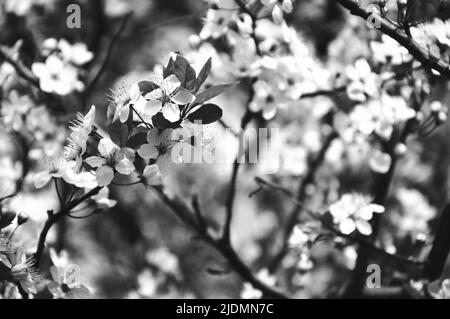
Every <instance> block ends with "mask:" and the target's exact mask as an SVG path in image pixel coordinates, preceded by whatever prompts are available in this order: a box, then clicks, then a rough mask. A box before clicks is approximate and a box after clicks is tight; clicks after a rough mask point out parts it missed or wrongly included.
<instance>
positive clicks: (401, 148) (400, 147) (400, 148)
mask: <svg viewBox="0 0 450 319" xmlns="http://www.w3.org/2000/svg"><path fill="white" fill-rule="evenodd" d="M407 151H408V147H407V146H406V145H405V144H404V143H398V144H397V145H396V146H395V154H396V155H397V156H403V155H405V154H406V152H407Z"/></svg>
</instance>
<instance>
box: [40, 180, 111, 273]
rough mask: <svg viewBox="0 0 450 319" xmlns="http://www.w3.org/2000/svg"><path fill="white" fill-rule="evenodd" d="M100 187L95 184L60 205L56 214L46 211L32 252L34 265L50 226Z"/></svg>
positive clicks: (41, 250)
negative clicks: (78, 195) (93, 186)
mask: <svg viewBox="0 0 450 319" xmlns="http://www.w3.org/2000/svg"><path fill="white" fill-rule="evenodd" d="M101 189H102V187H100V186H97V187H95V188H93V189H91V190H90V191H89V192H87V193H86V194H84V195H82V196H80V197H78V198H75V199H73V200H71V201H70V202H69V203H68V204H67V205H66V206H65V207H61V208H60V211H59V212H58V213H56V214H55V213H53V210H48V211H47V220H46V221H45V224H44V227H43V228H42V230H41V233H40V235H39V240H38V244H37V247H36V252H35V253H34V265H35V266H36V267H37V266H39V263H40V260H41V255H42V252H43V251H44V248H45V241H46V239H47V234H48V232H49V231H50V229H51V228H52V226H53V225H54V224H56V223H58V222H59V220H60V219H61V218H63V217H64V216H67V214H69V213H70V211H71V210H72V209H74V208H75V207H77V206H78V205H80V204H81V203H82V202H84V201H85V200H87V199H89V198H91V197H92V196H95V195H97V194H98V192H99V191H100V190H101Z"/></svg>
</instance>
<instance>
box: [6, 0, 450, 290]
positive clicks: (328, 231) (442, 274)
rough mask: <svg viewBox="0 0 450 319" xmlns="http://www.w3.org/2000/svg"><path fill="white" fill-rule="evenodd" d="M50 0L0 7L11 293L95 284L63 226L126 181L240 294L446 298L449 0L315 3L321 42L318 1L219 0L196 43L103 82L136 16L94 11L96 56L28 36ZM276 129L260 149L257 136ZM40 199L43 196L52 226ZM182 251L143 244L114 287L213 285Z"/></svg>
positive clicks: (212, 1) (99, 206) (209, 5)
mask: <svg viewBox="0 0 450 319" xmlns="http://www.w3.org/2000/svg"><path fill="white" fill-rule="evenodd" d="M111 2H113V1H111ZM49 3H52V1H48V3H46V2H45V1H24V2H21V5H19V4H18V3H17V2H15V1H9V0H7V1H5V2H3V3H2V7H1V10H2V11H1V13H2V16H3V18H2V19H3V20H1V23H2V24H3V25H2V29H4V30H6V31H5V36H4V39H3V36H2V37H1V39H0V42H2V45H1V47H0V62H1V63H2V64H1V65H0V84H1V96H0V97H1V124H2V126H1V128H2V135H1V140H2V148H1V150H0V156H1V163H2V166H1V167H0V172H1V174H0V227H1V228H0V231H1V232H0V296H2V297H5V298H14V297H22V298H29V297H49V296H53V297H54V298H84V297H89V296H93V295H95V290H96V289H95V287H94V288H93V287H90V285H89V283H92V282H91V281H90V280H89V278H87V280H86V278H83V277H82V276H81V273H82V272H83V267H79V266H78V265H76V264H74V263H72V262H71V260H70V257H69V254H68V252H67V251H66V250H65V247H64V245H62V244H61V242H63V239H64V237H65V232H64V227H62V226H61V225H64V223H67V220H72V219H73V220H76V221H77V220H78V219H87V223H89V221H91V220H92V219H94V217H93V216H98V217H99V220H100V221H99V224H97V225H98V227H100V228H102V227H103V225H104V222H103V224H102V219H101V218H100V217H103V216H105V215H107V214H108V211H110V210H112V209H115V208H116V207H117V206H120V205H123V203H122V201H123V202H126V200H125V199H124V198H123V197H120V195H118V193H121V192H124V194H125V192H127V190H128V192H129V193H127V194H128V195H129V196H133V195H132V193H133V192H135V191H136V192H138V191H139V192H143V193H145V194H147V193H153V194H156V195H157V197H159V199H160V200H161V201H162V203H164V204H165V205H166V206H167V208H169V210H170V211H171V212H172V213H173V214H174V215H175V216H176V217H177V218H178V220H179V221H180V222H181V224H182V225H183V227H184V228H187V229H188V232H189V238H190V241H192V242H201V244H202V245H206V246H208V247H209V248H208V249H212V250H213V251H214V253H215V255H214V256H215V258H214V259H215V260H214V261H213V262H208V263H207V265H206V266H205V267H204V268H202V274H203V276H204V277H215V278H229V276H233V275H237V276H238V277H239V278H238V279H236V278H234V279H233V281H234V282H237V283H238V284H237V285H236V286H235V287H233V292H232V293H230V295H229V296H235V295H236V294H237V295H238V296H240V297H242V298H261V297H270V298H288V297H305V296H333V297H377V296H382V297H394V296H396V297H419V298H420V297H423V298H426V297H433V298H448V297H449V295H450V288H449V280H450V279H449V274H448V273H447V272H446V270H445V266H446V260H447V257H448V253H449V250H450V238H449V236H450V235H449V230H450V210H449V208H448V206H445V205H446V202H447V201H448V200H449V198H448V194H447V191H446V189H447V184H448V177H447V175H448V168H447V165H448V164H449V160H448V159H449V156H448V152H447V149H448V143H446V138H445V137H442V134H441V132H442V131H443V130H444V129H443V128H440V126H443V124H444V123H446V122H447V110H446V107H445V106H444V105H445V101H446V99H447V98H448V97H447V85H448V83H447V81H448V79H450V64H448V62H447V61H449V59H448V54H449V52H450V41H449V39H450V36H449V31H450V26H449V25H448V23H447V22H446V20H447V16H446V13H445V12H447V11H448V8H449V6H448V4H447V2H446V1H430V2H428V6H424V4H423V3H422V2H421V1H419V0H415V1H414V0H412V1H411V0H410V1H353V0H336V1H330V2H323V3H322V5H323V9H324V10H325V9H328V10H335V11H334V12H337V13H338V14H337V15H336V17H335V18H333V19H335V20H336V21H339V22H340V26H339V29H338V30H336V31H335V34H334V36H333V38H332V39H331V40H329V41H328V43H327V46H326V50H325V52H326V53H325V54H324V53H320V52H319V50H318V49H317V46H315V45H314V43H313V40H314V37H311V36H307V34H306V32H305V34H303V33H301V32H303V31H304V30H302V28H301V27H300V26H299V25H301V24H299V23H298V21H297V20H296V19H294V17H295V16H296V12H298V11H296V10H297V9H298V8H300V9H301V10H303V9H305V8H307V6H308V5H309V4H308V2H307V1H300V0H299V1H297V2H295V1H293V0H283V1H277V0H250V1H245V0H208V1H206V9H204V10H203V11H201V16H202V22H203V23H202V26H201V28H199V29H198V30H197V31H198V32H197V33H196V34H193V35H191V36H190V37H189V41H188V42H189V48H188V49H186V50H184V49H183V50H181V48H180V49H177V52H171V53H167V55H165V56H164V59H163V60H160V61H159V63H155V65H152V67H151V68H147V69H146V70H145V71H143V72H141V73H139V74H131V73H132V70H129V73H130V74H128V75H127V76H126V78H127V80H125V81H117V83H116V84H115V85H114V86H113V87H112V88H111V89H109V90H106V89H105V90H103V89H102V88H100V87H99V85H98V84H99V83H100V80H101V78H102V76H104V75H105V72H106V70H107V69H108V68H112V69H113V66H110V64H111V59H113V57H114V55H115V49H116V47H117V46H119V42H120V40H121V39H122V40H123V37H122V36H123V34H124V32H126V31H127V28H128V29H129V28H131V27H133V20H134V19H139V12H137V11H138V10H135V12H134V13H132V12H128V11H129V9H133V8H129V7H128V6H130V5H129V4H128V6H126V5H125V4H122V5H124V6H125V7H121V6H120V5H118V4H115V6H114V8H112V7H111V5H110V7H108V5H107V4H105V6H103V5H95V8H94V9H95V10H97V11H95V12H97V13H98V14H99V15H100V16H102V17H103V19H108V18H109V19H112V20H114V19H116V20H117V21H118V20H120V21H118V22H117V30H115V31H114V33H113V34H112V35H111V36H107V38H108V43H107V44H106V45H104V48H105V50H104V52H103V53H102V51H101V50H99V48H96V50H95V49H94V48H93V47H94V46H93V45H90V46H88V45H87V44H86V43H84V42H80V41H69V40H66V39H65V38H63V37H61V38H57V37H44V38H43V39H42V41H38V40H37V37H35V36H32V35H33V34H32V32H31V30H29V29H27V28H26V26H27V25H26V24H25V23H24V21H26V18H25V17H26V15H27V14H28V13H29V12H31V11H33V10H35V9H36V7H44V8H46V7H47V6H49ZM99 3H100V2H99ZM107 3H109V1H107ZM137 3H138V2H137ZM136 6H137V7H138V8H139V5H137V4H136ZM108 8H109V9H108ZM122 9H123V10H122ZM135 9H136V8H135ZM300 9H299V10H300ZM108 10H109V11H108ZM301 10H300V11H301ZM44 11H45V10H44ZM105 12H106V13H105ZM108 12H109V13H108ZM17 25H19V26H20V28H17ZM130 25H131V27H130ZM14 30H15V31H16V32H14ZM2 32H3V31H2ZM6 33H8V34H6ZM9 33H11V34H9ZM131 40H132V39H131ZM127 53H128V54H130V55H131V54H132V53H133V52H127ZM117 54H118V53H117ZM96 91H101V93H100V95H101V99H100V100H101V101H100V102H99V103H100V104H101V105H103V106H104V107H103V106H102V107H99V106H98V105H97V103H96V106H94V105H92V103H90V102H92V101H94V100H95V99H96V98H95V97H93V95H94V93H95V92H96ZM103 95H106V97H104V96H103ZM236 99H237V100H238V101H244V103H239V102H237V100H236ZM97 100H98V98H97ZM241 104H242V105H241ZM91 105H92V106H91ZM236 105H238V106H237V107H236ZM236 114H238V116H236ZM238 117H239V118H238ZM236 123H238V124H236ZM267 128H270V129H275V130H273V131H271V132H272V133H271V134H270V136H269V137H268V140H266V141H263V138H262V137H261V136H262V135H261V134H259V135H258V136H252V135H251V134H247V133H248V132H249V130H251V129H253V132H256V130H258V131H259V132H261V130H263V129H266V130H265V131H264V132H267ZM438 128H439V130H438ZM230 132H231V134H229V133H230ZM264 144H266V145H264ZM3 145H4V146H3ZM254 145H256V146H254ZM436 145H437V146H436ZM266 146H267V147H266ZM220 154H222V155H223V154H228V155H229V154H232V157H233V158H232V160H231V161H229V162H230V163H229V164H223V163H219V161H218V158H219V155H220ZM252 156H253V157H254V158H256V161H252V160H251V158H252ZM248 162H250V163H248ZM211 166H212V167H214V169H216V170H217V172H216V174H215V175H208V173H206V172H208V171H209V170H210V169H211V168H210V167H211ZM225 166H226V167H228V169H230V172H229V174H226V175H227V176H226V180H225V182H223V183H225V184H226V186H225V187H224V188H223V190H222V191H221V192H220V193H222V196H221V198H220V199H218V200H215V199H213V200H212V201H215V202H214V203H206V202H207V200H208V198H207V197H208V191H207V190H208V188H209V189H212V188H214V187H215V186H214V185H217V184H220V183H222V181H221V177H220V176H221V174H220V173H223V171H224V170H226V169H225V168H224V167H225ZM199 167H200V168H199ZM434 168H435V169H434ZM195 169H199V170H200V172H204V173H200V174H197V175H195V176H194V177H192V176H188V175H187V174H188V173H187V172H186V171H189V170H195ZM180 172H181V173H180ZM183 174H184V175H183ZM202 174H204V175H202ZM211 176H214V178H211ZM202 177H203V178H204V180H206V182H205V183H206V185H204V188H203V190H202V192H203V193H202V192H201V191H200V187H199V186H198V185H199V181H198V180H201V179H202ZM186 180H188V181H186ZM246 180H247V181H246ZM249 181H250V182H249ZM180 185H181V186H180ZM189 185H192V190H190V191H186V189H187V188H188V187H189ZM429 185H433V186H429ZM427 188H428V189H427ZM130 189H132V191H131V192H130V191H129V190H130ZM205 189H206V190H205ZM110 191H111V193H112V194H110ZM242 194H243V195H244V196H242ZM30 196H31V197H33V198H35V199H37V201H39V202H40V203H41V204H44V205H48V207H47V208H46V209H45V211H46V216H45V219H44V220H43V221H42V220H37V219H35V218H33V214H35V213H36V212H35V211H34V210H35V209H38V208H36V207H31V208H30V207H27V206H26V205H25V203H26V200H27V198H28V197H30ZM143 196H144V197H146V196H147V195H143ZM48 198H52V199H55V200H56V202H55V201H53V200H49V199H48ZM136 200H139V198H138V199H136V198H135V199H134V201H136ZM142 201H143V203H142V205H144V206H145V202H144V200H142ZM210 201H211V200H210ZM249 202H254V204H252V205H254V206H253V210H254V211H256V212H257V213H254V214H253V215H251V216H250V217H248V216H247V217H246V218H247V222H248V224H246V225H244V226H242V224H241V221H242V219H241V216H245V215H246V214H248V213H249V210H247V209H245V208H244V206H243V204H242V203H249ZM246 205H250V204H246ZM129 207H130V208H129V209H127V210H133V208H134V209H136V207H137V204H135V206H133V205H130V206H129ZM439 208H442V212H441V213H440V214H437V211H438V209H439ZM216 212H217V213H216ZM258 212H259V213H258ZM123 213H125V212H123ZM89 217H92V218H89ZM130 218H131V217H130ZM105 219H106V217H105ZM249 221H251V223H250V222H249ZM83 222H84V221H83ZM80 223H81V221H80ZM253 225H255V227H256V228H257V231H256V233H257V234H256V235H255V236H253V238H250V239H249V240H250V241H251V245H250V244H248V245H247V246H246V243H243V240H242V238H243V237H244V238H245V236H242V234H240V233H245V232H246V231H247V230H248V231H249V232H251V227H252V226H253ZM58 226H59V228H58ZM123 227H127V225H125V224H124V225H123ZM55 230H56V231H57V232H58V234H57V237H58V238H59V239H58V238H57V239H56V240H55V238H53V239H52V238H49V237H51V236H50V234H51V233H52V232H55ZM98 231H99V232H100V231H101V230H98ZM169 231H170V230H169ZM80 232H81V231H80ZM77 234H79V233H74V235H72V236H75V237H81V236H82V235H77ZM61 238H62V239H61ZM236 238H238V240H237V242H238V243H239V244H236V242H235V240H236ZM141 239H142V238H141ZM249 247H250V248H249ZM180 255H182V254H174V253H173V252H171V251H170V250H168V249H167V248H164V247H158V248H153V249H148V251H147V252H146V254H145V256H146V257H145V260H146V263H147V265H146V266H145V267H142V268H141V269H140V270H139V271H138V272H136V273H135V278H134V282H136V285H135V287H134V289H130V291H122V292H121V294H122V295H121V296H127V297H152V296H158V295H164V294H166V295H169V296H183V297H184V296H186V295H190V293H196V294H198V295H200V296H202V293H201V292H200V293H199V292H198V291H197V292H195V291H193V290H192V291H191V290H190V289H189V288H186V281H185V279H183V275H185V272H183V271H182V270H181V269H180V268H182V267H180V263H181V261H180V260H179V259H178V258H179V257H180ZM48 257H50V258H48ZM90 258H93V259H95V258H97V257H96V256H95V255H94V256H91V257H90ZM98 258H100V257H98ZM99 263H101V261H100V262H99ZM371 265H376V266H378V268H376V267H375V268H374V269H378V270H380V269H381V272H382V273H381V275H380V274H379V273H378V274H377V273H375V274H372V273H371V272H370V269H372V268H371V267H369V266H371ZM330 269H331V270H330ZM370 275H375V277H373V276H370ZM327 276H328V277H332V278H329V279H328V280H324V279H323V278H324V277H327ZM376 276H380V282H378V280H374V281H373V282H372V281H371V280H372V278H377V277H376ZM318 278H319V279H320V284H317V280H318ZM218 280H220V279H218ZM322 281H323V282H325V283H324V285H326V287H325V288H318V286H320V285H322ZM186 290H187V291H188V292H186ZM168 291H169V292H168ZM173 291H175V292H173Z"/></svg>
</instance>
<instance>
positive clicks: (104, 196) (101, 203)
mask: <svg viewBox="0 0 450 319" xmlns="http://www.w3.org/2000/svg"><path fill="white" fill-rule="evenodd" d="M108 197H109V189H108V188H107V187H103V188H102V189H101V190H100V191H99V192H98V194H97V195H94V196H92V197H91V198H92V200H94V201H95V203H96V204H97V207H98V208H99V209H108V208H111V207H114V206H115V205H116V204H117V201H116V200H114V199H110V198H108Z"/></svg>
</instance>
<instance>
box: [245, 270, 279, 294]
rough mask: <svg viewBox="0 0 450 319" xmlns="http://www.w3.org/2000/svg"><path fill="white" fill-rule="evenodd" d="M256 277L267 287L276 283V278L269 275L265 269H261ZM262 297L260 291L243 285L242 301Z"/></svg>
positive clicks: (246, 284) (248, 285)
mask: <svg viewBox="0 0 450 319" xmlns="http://www.w3.org/2000/svg"><path fill="white" fill-rule="evenodd" d="M256 277H257V278H258V279H259V280H261V282H263V283H265V284H266V285H268V286H274V285H275V283H276V278H275V277H274V276H272V275H270V273H269V271H268V270H267V269H261V270H260V271H259V272H258V273H257V274H256ZM262 296H263V293H262V291H261V290H259V289H256V288H254V287H253V286H252V285H251V284H250V283H247V282H246V283H244V285H243V289H242V291H241V298H242V299H260V298H261V297H262Z"/></svg>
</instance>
